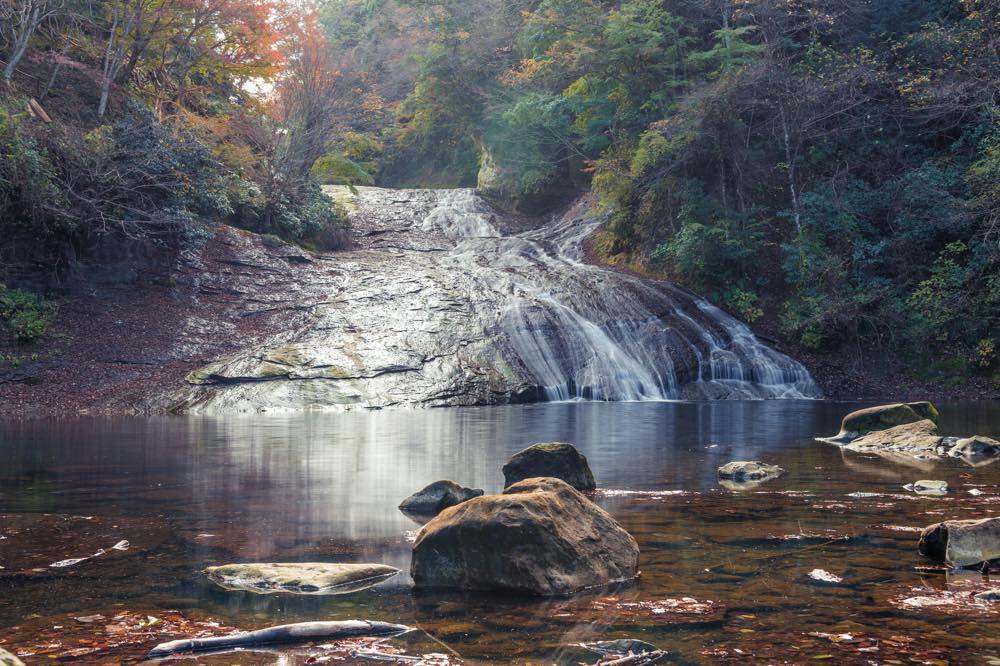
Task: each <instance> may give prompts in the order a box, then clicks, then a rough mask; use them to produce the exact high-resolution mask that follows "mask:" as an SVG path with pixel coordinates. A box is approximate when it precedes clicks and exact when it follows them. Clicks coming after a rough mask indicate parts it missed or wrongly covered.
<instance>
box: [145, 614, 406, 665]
mask: <svg viewBox="0 0 1000 666" xmlns="http://www.w3.org/2000/svg"><path fill="white" fill-rule="evenodd" d="M407 631H410V627H407V626H405V625H402V624H391V623H389V622H369V621H367V620H346V621H342V622H299V623H297V624H282V625H279V626H277V627H268V628H267V629H258V630H257V631H247V632H244V633H240V634H231V635H229V636H211V637H208V638H186V639H181V640H178V641H170V642H168V643H160V644H159V645H157V646H156V647H154V648H153V649H152V650H150V652H149V658H150V659H157V658H162V657H166V656H168V655H171V654H177V653H178V652H204V651H206V650H228V649H231V648H243V647H252V646H255V645H273V644H275V643H296V642H300V641H308V640H310V639H313V638H325V639H333V640H338V639H344V638H358V637H360V636H394V635H396V634H402V633H405V632H407Z"/></svg>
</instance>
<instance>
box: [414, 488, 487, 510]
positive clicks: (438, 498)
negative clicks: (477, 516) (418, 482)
mask: <svg viewBox="0 0 1000 666" xmlns="http://www.w3.org/2000/svg"><path fill="white" fill-rule="evenodd" d="M482 494H483V491H482V490H480V489H479V488H463V487H462V486H460V485H458V484H457V483H455V482H454V481H435V482H434V483H432V484H430V485H429V486H427V487H426V488H423V489H421V490H418V491H417V492H415V493H413V494H412V495H410V496H409V497H407V498H406V499H405V500H403V501H402V503H400V505H399V509H400V511H402V512H404V513H412V514H417V515H436V514H438V513H440V512H441V511H442V510H444V509H447V508H448V507H449V506H455V505H456V504H461V503H462V502H465V501H468V500H470V499H472V498H473V497H480V496H482Z"/></svg>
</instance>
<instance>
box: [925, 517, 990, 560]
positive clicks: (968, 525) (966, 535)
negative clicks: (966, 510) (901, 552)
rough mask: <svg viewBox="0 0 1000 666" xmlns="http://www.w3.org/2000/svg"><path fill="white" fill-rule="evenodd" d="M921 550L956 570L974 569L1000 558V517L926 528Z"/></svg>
mask: <svg viewBox="0 0 1000 666" xmlns="http://www.w3.org/2000/svg"><path fill="white" fill-rule="evenodd" d="M918 549H919V550H920V553H921V554H922V555H926V556H927V557H930V558H932V559H935V560H937V561H939V562H945V563H946V564H950V565H951V566H953V567H970V566H976V565H978V564H982V563H983V562H989V561H990V560H995V559H997V558H1000V518H983V519H981V520H946V521H944V522H943V523H936V524H934V525H931V526H929V527H927V528H926V529H924V531H923V532H922V533H921V534H920V543H919V545H918Z"/></svg>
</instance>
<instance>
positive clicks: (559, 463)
mask: <svg viewBox="0 0 1000 666" xmlns="http://www.w3.org/2000/svg"><path fill="white" fill-rule="evenodd" d="M503 477H504V487H505V488H506V487H508V486H511V485H513V484H515V483H517V482H518V481H523V480H524V479H534V478H538V477H552V478H556V479H562V480H563V481H565V482H566V483H568V484H569V485H571V486H573V487H574V488H576V489H577V490H584V491H587V490H594V489H596V488H597V483H596V482H595V481H594V474H593V473H592V472H591V471H590V465H588V464H587V458H586V457H585V456H584V455H583V454H582V453H580V452H579V451H577V450H576V447H575V446H573V445H572V444H566V443H565V442H546V443H543V444H535V445H533V446H529V447H528V448H526V449H524V450H523V451H520V452H518V453H515V454H514V455H513V457H511V459H510V460H509V461H507V464H506V465H504V466H503Z"/></svg>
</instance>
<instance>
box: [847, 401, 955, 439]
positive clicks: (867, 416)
mask: <svg viewBox="0 0 1000 666" xmlns="http://www.w3.org/2000/svg"><path fill="white" fill-rule="evenodd" d="M939 416H940V414H939V412H938V410H937V407H935V406H934V405H933V404H931V403H929V402H910V403H896V404H892V405H878V406H875V407H868V408H866V409H859V410H857V411H856V412H851V413H850V414H848V415H847V416H845V417H844V420H843V421H842V422H841V424H840V436H843V435H845V434H848V433H849V434H851V435H852V436H854V437H858V436H861V435H866V434H868V433H870V432H878V431H879V430H888V429H889V428H895V427H896V426H901V425H906V424H907V423H916V422H917V421H923V420H924V419H929V420H931V421H934V422H935V423H937V420H938V417H939Z"/></svg>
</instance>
